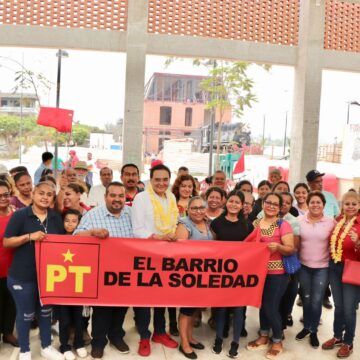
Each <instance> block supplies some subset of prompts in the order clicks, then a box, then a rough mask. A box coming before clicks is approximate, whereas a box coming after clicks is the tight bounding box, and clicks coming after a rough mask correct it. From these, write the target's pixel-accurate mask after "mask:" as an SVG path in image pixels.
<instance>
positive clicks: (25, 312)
mask: <svg viewBox="0 0 360 360" xmlns="http://www.w3.org/2000/svg"><path fill="white" fill-rule="evenodd" d="M7 284H8V289H9V291H10V293H11V295H12V297H13V299H14V301H15V304H16V331H17V334H18V340H19V345H20V352H27V351H30V346H29V333H30V327H31V322H32V320H33V319H34V317H35V314H36V315H37V319H38V321H39V329H40V340H41V347H42V348H46V347H48V346H50V345H51V311H52V310H51V306H49V305H45V306H41V304H40V300H39V292H38V284H37V282H26V283H23V282H21V281H16V280H14V279H12V278H11V277H8V278H7Z"/></svg>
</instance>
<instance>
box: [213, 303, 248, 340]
mask: <svg viewBox="0 0 360 360" xmlns="http://www.w3.org/2000/svg"><path fill="white" fill-rule="evenodd" d="M230 309H231V310H232V311H233V314H234V318H233V328H234V332H233V341H234V342H236V343H239V341H240V334H241V330H242V328H243V325H244V313H245V306H238V307H232V308H224V307H223V308H216V309H215V323H216V337H218V338H220V339H222V338H223V337H224V335H223V334H224V328H225V324H226V320H227V311H228V310H230Z"/></svg>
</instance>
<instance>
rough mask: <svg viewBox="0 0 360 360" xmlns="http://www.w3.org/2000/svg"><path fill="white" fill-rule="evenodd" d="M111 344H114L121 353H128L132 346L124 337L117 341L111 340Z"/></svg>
mask: <svg viewBox="0 0 360 360" xmlns="http://www.w3.org/2000/svg"><path fill="white" fill-rule="evenodd" d="M110 344H111V345H112V346H114V347H115V348H116V349H117V350H118V351H119V352H120V354H128V353H129V352H130V348H129V346H128V344H127V343H126V342H125V341H124V339H119V340H117V341H116V342H111V341H110Z"/></svg>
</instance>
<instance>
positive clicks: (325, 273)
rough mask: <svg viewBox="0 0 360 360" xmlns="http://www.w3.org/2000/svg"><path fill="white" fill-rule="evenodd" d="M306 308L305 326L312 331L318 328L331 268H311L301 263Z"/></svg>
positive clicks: (303, 300)
mask: <svg viewBox="0 0 360 360" xmlns="http://www.w3.org/2000/svg"><path fill="white" fill-rule="evenodd" d="M298 276H299V281H300V288H301V299H302V302H303V309H304V328H305V329H306V330H309V331H310V332H312V333H316V332H317V330H318V326H319V322H320V317H321V311H322V302H323V297H324V293H325V290H326V288H327V286H328V281H329V268H321V269H320V268H309V267H307V266H305V265H301V268H300V271H299V273H298Z"/></svg>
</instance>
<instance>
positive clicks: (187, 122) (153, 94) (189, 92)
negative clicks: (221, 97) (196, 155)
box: [143, 73, 231, 154]
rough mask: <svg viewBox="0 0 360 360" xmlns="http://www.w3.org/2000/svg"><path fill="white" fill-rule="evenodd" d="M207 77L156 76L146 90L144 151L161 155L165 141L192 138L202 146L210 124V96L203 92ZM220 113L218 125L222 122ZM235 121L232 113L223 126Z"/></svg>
mask: <svg viewBox="0 0 360 360" xmlns="http://www.w3.org/2000/svg"><path fill="white" fill-rule="evenodd" d="M203 79H205V77H204V76H193V75H177V74H166V73H154V74H153V76H152V77H151V79H150V80H149V82H148V83H147V85H146V87H145V100H144V130H143V136H144V141H143V144H144V151H145V152H147V153H150V154H151V153H155V154H157V153H158V152H159V151H161V150H162V149H163V146H164V141H165V140H170V139H180V138H187V137H191V138H193V139H195V143H196V145H200V137H201V128H202V127H203V126H204V125H208V124H209V122H210V117H211V111H210V110H208V109H207V108H206V105H205V104H206V101H207V96H208V94H207V93H206V92H205V91H203V90H202V89H201V86H200V83H201V81H202V80H203ZM219 118H220V114H219V113H217V114H216V116H215V121H219ZM230 121H231V109H229V110H227V111H225V113H224V115H223V123H229V122H230Z"/></svg>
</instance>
